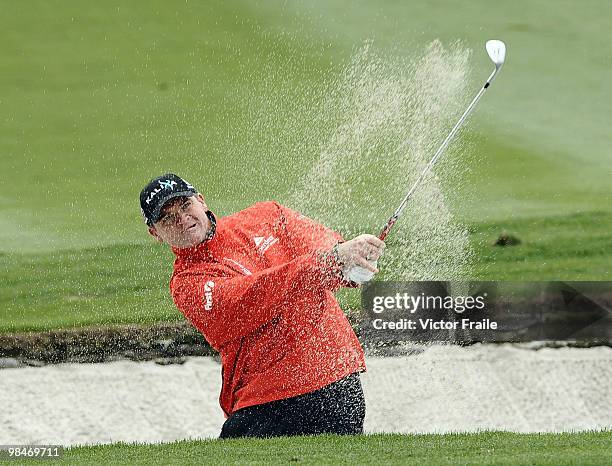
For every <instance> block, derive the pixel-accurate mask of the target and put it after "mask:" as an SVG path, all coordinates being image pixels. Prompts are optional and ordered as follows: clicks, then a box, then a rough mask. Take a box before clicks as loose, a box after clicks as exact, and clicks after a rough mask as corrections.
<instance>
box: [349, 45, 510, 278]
mask: <svg viewBox="0 0 612 466" xmlns="http://www.w3.org/2000/svg"><path fill="white" fill-rule="evenodd" d="M485 48H486V50H487V54H488V55H489V58H490V59H491V61H493V63H494V64H495V69H494V70H493V72H492V73H491V75H490V76H489V77H488V78H487V81H486V82H485V84H484V86H482V88H481V89H480V91H479V92H478V94H476V97H474V99H473V100H472V102H470V105H468V107H467V109H466V110H465V112H463V115H461V118H459V121H457V123H456V124H455V126H454V127H453V129H452V130H451V131H450V133H448V136H446V138H445V139H444V141H442V144H441V145H440V147H438V150H437V151H436V153H435V154H434V156H433V157H432V158H431V160H430V161H429V163H428V164H427V166H426V167H425V168H424V169H423V171H422V172H421V174H420V175H419V177H418V178H417V180H416V181H415V183H414V184H413V185H412V187H411V188H410V190H409V191H408V194H406V197H404V199H403V200H402V202H401V204H400V205H399V207H398V208H397V209H396V211H395V212H394V213H393V215H392V216H391V217H389V220H387V223H386V224H385V226H384V228H383V229H382V231H381V232H380V234H379V235H378V237H379V238H380V239H381V240H384V239H385V238H386V237H387V235H388V234H389V232H390V231H391V229H392V228H393V225H395V223H396V222H397V220H398V219H399V217H400V216H401V215H402V212H403V211H404V209H405V208H406V205H407V204H408V200H409V199H410V198H411V197H412V195H413V194H414V192H415V191H416V189H417V187H418V186H419V184H420V183H421V181H423V179H424V178H425V176H426V175H427V173H429V171H430V170H431V168H432V167H433V166H434V165H435V163H436V162H437V161H438V159H439V158H440V156H441V155H442V154H443V153H444V151H445V150H446V148H447V147H448V145H449V144H450V142H451V140H452V139H453V137H454V136H455V134H456V133H457V131H459V128H461V126H462V125H463V123H464V122H465V120H467V118H468V116H469V115H470V114H471V113H472V111H473V110H474V107H476V104H477V103H478V101H479V100H480V98H481V97H482V95H483V94H484V92H485V91H486V90H487V89H488V87H489V86H490V85H491V83H492V82H493V80H494V79H495V77H496V76H497V73H498V72H499V70H500V69H501V67H502V65H503V64H504V61H505V59H506V44H504V43H503V42H502V41H501V40H489V41H487V43H486V44H485ZM349 275H350V277H349V278H350V279H351V280H352V281H355V282H357V283H363V282H365V281H368V280H369V279H371V278H372V273H371V272H369V271H367V270H366V269H364V268H362V267H354V268H353V269H352V270H351V272H350V274H349ZM362 277H363V278H366V277H369V278H366V279H365V280H363V279H361V278H362Z"/></svg>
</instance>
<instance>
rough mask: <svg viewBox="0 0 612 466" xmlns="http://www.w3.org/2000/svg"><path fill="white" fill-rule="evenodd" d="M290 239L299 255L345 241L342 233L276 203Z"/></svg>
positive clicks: (328, 247)
mask: <svg viewBox="0 0 612 466" xmlns="http://www.w3.org/2000/svg"><path fill="white" fill-rule="evenodd" d="M274 204H275V205H276V207H277V208H278V209H279V212H280V221H281V225H282V226H283V228H284V230H285V232H286V234H287V236H288V239H289V241H290V242H291V244H292V245H293V247H294V248H295V250H296V252H297V254H298V255H301V254H306V253H308V252H312V251H315V250H317V249H330V248H332V247H333V246H334V244H336V243H338V242H341V241H343V238H342V235H340V233H337V232H335V231H334V230H332V229H330V228H327V227H326V226H324V225H322V224H320V223H318V222H316V221H314V220H312V219H310V218H308V217H306V216H305V215H302V214H300V213H299V212H296V211H294V210H291V209H290V208H288V207H285V206H282V205H280V204H278V203H276V202H275V203H274Z"/></svg>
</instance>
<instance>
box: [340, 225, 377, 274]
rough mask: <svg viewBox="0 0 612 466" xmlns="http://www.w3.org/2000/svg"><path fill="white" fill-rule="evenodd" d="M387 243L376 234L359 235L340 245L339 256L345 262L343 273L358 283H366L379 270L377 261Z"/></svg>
mask: <svg viewBox="0 0 612 466" xmlns="http://www.w3.org/2000/svg"><path fill="white" fill-rule="evenodd" d="M384 249H385V243H384V242H383V241H381V240H380V239H378V238H377V237H376V236H374V235H367V234H366V235H359V236H357V237H355V238H353V239H352V240H350V241H346V242H345V243H341V244H339V245H338V258H339V260H340V262H341V263H342V264H343V275H344V277H345V278H346V279H348V280H351V281H354V282H356V283H359V284H361V283H365V282H367V281H369V280H371V279H372V277H374V274H375V273H377V272H378V269H377V268H376V261H378V259H379V257H380V256H381V255H382V253H383V250H384Z"/></svg>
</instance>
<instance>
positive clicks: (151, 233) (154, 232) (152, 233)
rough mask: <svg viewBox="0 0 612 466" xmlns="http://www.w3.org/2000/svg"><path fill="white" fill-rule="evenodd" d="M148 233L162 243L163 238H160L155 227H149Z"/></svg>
mask: <svg viewBox="0 0 612 466" xmlns="http://www.w3.org/2000/svg"><path fill="white" fill-rule="evenodd" d="M149 234H150V235H151V236H152V237H153V238H155V239H156V240H157V241H159V242H160V243H163V242H164V240H163V239H162V238H161V236H159V234H158V233H157V230H156V229H155V227H149Z"/></svg>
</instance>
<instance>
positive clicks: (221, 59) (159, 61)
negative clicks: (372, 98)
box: [0, 0, 612, 331]
mask: <svg viewBox="0 0 612 466" xmlns="http://www.w3.org/2000/svg"><path fill="white" fill-rule="evenodd" d="M0 5H1V6H2V9H3V18H4V21H3V27H2V28H1V29H0V38H1V39H2V43H3V53H2V57H1V58H0V86H1V89H2V92H1V93H0V102H1V108H2V115H3V124H2V125H0V132H1V137H0V173H1V174H2V175H1V176H2V186H3V189H2V192H1V194H0V280H1V281H0V319H1V320H0V331H15V330H36V329H43V328H55V327H62V326H75V325H89V324H96V323H115V322H153V321H156V320H160V319H165V320H180V319H182V316H181V315H180V313H179V312H178V311H177V310H176V309H175V308H174V306H173V304H172V301H171V298H170V296H169V292H168V289H167V282H168V278H169V275H170V273H171V261H172V254H171V253H170V252H169V251H168V250H167V248H165V247H162V246H158V245H157V244H155V243H154V242H153V240H152V239H150V237H148V235H146V232H145V228H144V225H143V223H142V218H141V216H140V212H139V206H138V201H137V199H138V193H139V191H140V189H141V187H142V185H143V184H144V183H145V182H146V181H148V180H149V179H151V178H152V177H154V176H157V175H158V174H161V173H164V172H167V171H174V172H176V173H178V174H180V175H182V176H185V177H186V178H187V179H188V180H189V181H190V182H191V183H193V184H194V185H196V186H198V187H200V189H201V190H202V191H203V192H204V194H205V196H206V199H207V201H208V203H209V205H210V206H211V207H212V208H213V210H214V211H215V212H216V213H217V214H218V215H224V214H228V213H231V212H233V211H235V210H238V209H241V208H244V207H246V206H248V205H250V204H252V203H253V202H256V201H259V200H265V199H279V200H283V199H284V198H285V197H286V195H287V193H288V192H290V190H291V187H292V186H293V185H294V184H295V183H296V182H297V181H298V180H299V179H300V177H301V176H302V174H303V173H302V172H301V171H300V169H297V168H296V167H298V168H299V167H305V166H307V165H308V163H310V162H312V160H304V161H299V163H296V161H295V160H292V159H291V157H292V155H291V151H290V150H285V149H288V148H289V147H291V145H292V144H294V143H296V141H292V140H291V139H290V138H285V139H279V138H278V137H276V135H277V128H275V127H274V126H270V125H269V123H270V122H278V124H279V125H282V124H287V122H288V121H289V122H291V123H292V124H294V123H295V122H299V121H300V120H299V115H300V107H299V105H301V104H303V103H304V102H307V101H308V95H309V89H311V88H314V87H317V86H319V85H320V84H321V83H322V82H324V81H325V80H327V79H329V77H330V76H332V77H333V76H334V75H336V74H338V73H339V72H340V71H341V70H342V69H343V67H344V66H346V64H347V62H349V61H350V59H351V56H352V54H353V53H354V52H355V49H356V48H357V47H359V46H360V45H361V44H363V43H364V41H367V40H371V41H373V44H374V45H375V46H376V47H377V48H380V49H381V50H386V51H388V52H389V53H393V54H400V55H401V54H405V55H406V56H409V55H411V54H414V53H415V51H420V50H421V49H422V48H423V47H424V46H425V45H426V44H428V43H429V42H431V41H432V40H434V39H440V40H441V41H442V42H443V43H444V44H448V43H451V42H453V41H456V40H461V41H462V42H463V44H464V45H465V46H466V47H469V48H471V49H473V50H474V53H473V55H472V58H471V65H472V67H473V69H474V70H475V71H477V72H473V73H472V74H471V79H472V80H473V82H470V85H469V87H470V88H473V89H474V91H476V90H477V89H478V87H479V86H480V85H481V84H482V81H483V80H484V78H485V77H486V75H487V74H488V73H489V71H490V68H491V65H490V62H489V61H488V58H487V57H486V54H485V53H484V51H483V44H484V41H485V40H486V39H489V38H500V39H503V40H504V41H506V43H507V44H508V59H507V63H506V66H505V68H504V71H503V73H502V75H501V76H500V78H499V81H498V82H496V86H495V87H494V92H491V93H490V95H487V97H486V105H484V103H483V104H481V105H480V107H479V109H478V111H477V112H476V113H475V115H474V117H473V118H472V120H471V121H470V125H469V128H468V129H467V131H466V132H465V134H464V136H463V137H465V138H469V139H470V141H471V142H470V147H471V151H474V152H476V153H477V154H479V155H480V156H479V157H478V161H479V163H477V164H475V165H473V166H470V170H469V171H468V172H467V173H466V178H465V183H464V184H463V185H461V186H457V187H455V189H456V190H457V191H458V192H457V193H456V195H455V196H454V201H453V213H454V214H455V216H456V217H457V219H459V221H461V222H463V223H464V224H465V225H467V226H468V229H469V231H470V233H471V241H472V244H473V247H474V250H475V252H476V256H477V257H476V263H475V266H474V272H473V276H474V278H479V279H491V280H497V279H514V280H538V279H541V280H609V279H610V268H611V267H610V266H611V265H612V234H611V231H612V203H611V202H610V200H611V199H610V194H611V192H612V188H611V182H610V180H611V175H612V150H611V149H610V145H609V144H610V134H611V132H610V129H609V123H610V117H609V111H610V109H611V108H612V93H610V92H609V91H608V90H607V87H609V82H611V80H612V45H611V44H612V41H611V40H610V39H611V38H612V37H611V36H612V32H611V31H612V3H610V2H606V1H587V2H573V1H554V2H553V1H518V2H500V3H499V4H496V5H491V4H490V2H485V1H484V0H478V1H473V2H467V3H466V2H458V1H427V2H420V3H418V4H413V2H402V1H399V0H398V1H380V2H367V1H348V0H346V1H340V0H328V1H295V2H282V1H231V2H221V1H209V2H189V1H187V2H185V1H180V2H179V1H148V2H142V1H137V2H117V1H114V2H113V1H104V2H95V3H94V2H90V3H87V4H83V2H76V1H45V2H42V1H27V2H18V3H16V2H9V1H1V2H0ZM483 102H484V101H483ZM296 115H297V118H296ZM262 116H265V118H263V120H262ZM303 124H304V125H307V124H308V122H303ZM306 129H307V128H306ZM303 130H304V128H301V130H300V131H303ZM300 131H296V134H300ZM283 134H287V131H286V130H285V131H284V132H283ZM271 154H273V160H272V163H270V162H271V160H270V158H271ZM284 154H286V155H284ZM312 156H313V155H312V154H307V155H305V157H306V158H308V157H312ZM468 162H469V160H466V163H468ZM462 192H464V194H465V196H462ZM392 208H393V206H390V209H392ZM504 231H505V232H509V233H512V234H515V235H516V236H518V237H519V238H520V239H521V240H522V243H521V244H520V245H518V246H514V247H511V248H494V247H492V246H491V243H492V242H493V241H494V240H495V238H496V237H497V236H498V235H499V234H500V233H501V232H504ZM341 301H342V302H343V304H344V305H345V307H346V306H348V304H346V303H348V302H349V301H350V299H349V298H346V297H343V296H341Z"/></svg>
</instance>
